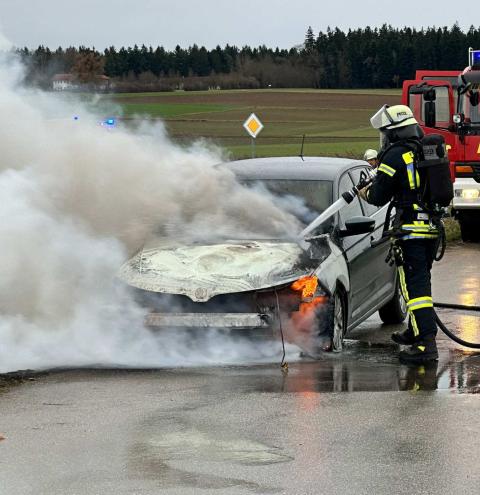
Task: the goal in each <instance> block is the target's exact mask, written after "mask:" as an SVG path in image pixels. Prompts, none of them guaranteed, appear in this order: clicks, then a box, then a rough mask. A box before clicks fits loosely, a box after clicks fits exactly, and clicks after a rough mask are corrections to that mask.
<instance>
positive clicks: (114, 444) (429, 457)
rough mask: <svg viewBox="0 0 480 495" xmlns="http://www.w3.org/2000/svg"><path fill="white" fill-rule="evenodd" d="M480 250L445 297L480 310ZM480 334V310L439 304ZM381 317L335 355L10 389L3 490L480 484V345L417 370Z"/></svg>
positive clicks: (87, 375)
mask: <svg viewBox="0 0 480 495" xmlns="http://www.w3.org/2000/svg"><path fill="white" fill-rule="evenodd" d="M479 261H480V246H479V245H462V244H458V245H454V246H452V247H451V248H450V249H449V251H448V253H447V256H446V257H445V259H444V260H443V261H441V262H440V263H438V264H437V265H436V266H435V270H434V297H435V299H436V300H438V301H441V302H450V303H460V304H476V305H480V273H479V271H480V263H479ZM439 314H441V317H442V319H444V320H445V322H447V323H448V325H449V326H450V327H452V328H455V329H456V331H457V332H458V334H459V335H461V336H462V337H464V338H467V339H468V338H470V339H472V340H475V339H476V341H477V342H478V341H480V315H479V314H478V313H468V312H463V313H460V312H454V311H450V310H442V311H439ZM391 331H392V327H381V325H380V322H379V320H378V318H376V317H373V318H371V319H369V320H368V321H367V322H365V323H364V324H363V325H361V327H360V328H358V329H357V330H356V331H355V332H353V333H352V335H351V340H350V341H349V342H348V345H347V346H346V349H345V351H344V352H343V354H342V355H329V356H327V357H325V359H323V360H322V361H319V362H314V361H309V360H301V361H299V362H295V363H290V366H289V370H288V373H284V372H282V371H281V369H280V367H279V366H278V364H273V365H263V366H250V367H249V366H245V367H229V368H220V367H219V368H204V369H195V370H192V369H190V370H189V369H182V370H159V371H158V370H157V371H152V370H150V371H148V370H147V371H127V370H73V371H56V372H50V373H47V374H41V375H37V376H34V377H32V378H34V379H33V380H26V381H24V382H23V383H21V384H16V385H14V386H9V387H6V388H4V389H3V390H2V389H0V435H4V436H5V437H6V438H5V440H3V441H0V494H1V495H20V494H48V495H57V494H58V495H70V494H72V495H73V494H79V495H80V494H82V495H83V494H86V495H93V494H95V495H97V494H98V495H103V494H112V495H113V494H115V495H117V494H139V495H140V494H157V493H162V494H163V493H169V494H170V493H171V494H197V493H221V494H240V493H261V494H263V493H288V494H297V493H298V494H319V493H321V494H354V493H355V494H364V493H365V494H367V493H368V494H371V493H374V494H383V493H385V494H387V493H389V494H397V493H409V494H412V493H415V494H438V493H449V494H456V493H459V494H460V493H462V494H463V493H478V487H479V486H480V473H479V469H478V468H479V466H480V443H479V442H480V426H479V412H480V400H479V397H480V396H479V392H480V354H479V353H477V354H475V353H473V352H471V351H468V350H466V349H462V348H460V347H459V346H456V345H455V344H453V343H452V342H451V341H449V340H448V339H447V338H445V337H444V336H440V337H439V348H440V359H439V362H438V363H437V364H434V365H432V366H423V367H422V366H419V367H407V366H404V365H400V364H399V363H398V361H397V358H396V352H397V348H396V347H395V346H394V345H391V344H390V343H389V334H390V332H391Z"/></svg>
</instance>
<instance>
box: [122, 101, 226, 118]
mask: <svg viewBox="0 0 480 495" xmlns="http://www.w3.org/2000/svg"><path fill="white" fill-rule="evenodd" d="M121 107H122V110H123V117H131V116H134V115H139V116H141V115H144V116H148V117H154V118H155V117H165V118H168V117H178V116H180V115H195V114H198V115H202V114H205V113H207V114H209V113H213V112H225V111H228V110H231V109H232V108H233V107H231V106H226V105H204V104H201V103H197V104H195V103H192V104H187V103H122V104H121Z"/></svg>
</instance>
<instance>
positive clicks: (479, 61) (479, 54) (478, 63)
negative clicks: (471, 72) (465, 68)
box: [472, 50, 480, 67]
mask: <svg viewBox="0 0 480 495" xmlns="http://www.w3.org/2000/svg"><path fill="white" fill-rule="evenodd" d="M472 67H480V50H472Z"/></svg>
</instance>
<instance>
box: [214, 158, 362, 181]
mask: <svg viewBox="0 0 480 495" xmlns="http://www.w3.org/2000/svg"><path fill="white" fill-rule="evenodd" d="M366 165H367V164H366V163H365V162H364V161H362V160H354V159H352V158H333V157H318V156H315V157H313V156H309V157H303V159H302V158H301V157H299V156H282V157H272V158H250V159H247V160H236V161H232V162H226V163H223V164H222V165H221V166H222V167H226V168H228V169H229V170H231V171H232V172H234V173H235V175H237V176H238V177H240V178H242V179H291V180H295V179H296V180H330V181H335V180H336V179H337V178H338V177H339V176H340V175H342V174H343V173H344V172H345V171H347V170H350V169H351V168H354V167H356V166H366Z"/></svg>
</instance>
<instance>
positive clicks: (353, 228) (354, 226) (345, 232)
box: [338, 217, 375, 237]
mask: <svg viewBox="0 0 480 495" xmlns="http://www.w3.org/2000/svg"><path fill="white" fill-rule="evenodd" d="M374 230H375V220H373V219H372V218H369V217H353V218H350V219H348V220H346V221H345V229H342V230H340V231H339V232H338V235H339V236H340V237H349V236H351V235H359V234H368V233H369V232H373V231H374Z"/></svg>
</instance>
